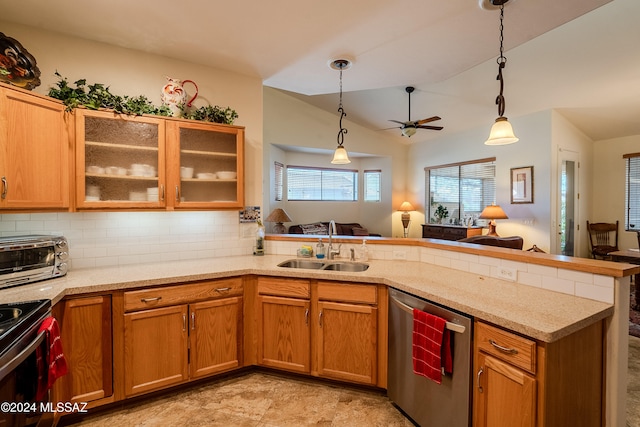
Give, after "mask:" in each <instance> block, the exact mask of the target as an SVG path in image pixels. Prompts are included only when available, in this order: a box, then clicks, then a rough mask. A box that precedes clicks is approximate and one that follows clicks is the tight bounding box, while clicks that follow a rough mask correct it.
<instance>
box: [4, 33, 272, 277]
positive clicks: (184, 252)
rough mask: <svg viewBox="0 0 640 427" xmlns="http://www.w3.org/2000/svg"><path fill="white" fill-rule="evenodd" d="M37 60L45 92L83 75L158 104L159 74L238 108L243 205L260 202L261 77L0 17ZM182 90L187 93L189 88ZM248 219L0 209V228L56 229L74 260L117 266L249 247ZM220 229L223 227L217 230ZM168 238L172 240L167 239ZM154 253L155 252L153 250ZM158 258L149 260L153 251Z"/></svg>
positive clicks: (201, 101)
mask: <svg viewBox="0 0 640 427" xmlns="http://www.w3.org/2000/svg"><path fill="white" fill-rule="evenodd" d="M0 28H2V32H3V33H4V34H6V35H7V36H9V37H13V38H15V39H17V40H19V41H20V43H21V44H22V45H23V46H24V47H25V48H26V49H27V50H28V51H29V52H31V54H32V55H33V56H34V57H35V58H36V60H37V65H38V68H39V69H40V71H41V77H40V79H41V81H42V84H41V86H39V87H38V88H36V89H35V90H34V92H36V93H40V94H46V93H47V92H48V90H49V87H51V86H53V85H54V84H55V82H56V81H57V77H56V76H55V74H54V73H55V71H58V72H59V73H60V74H62V75H63V76H64V77H67V79H68V81H69V82H70V83H73V82H75V81H76V80H78V79H81V78H84V79H87V83H89V84H92V83H103V84H105V85H108V86H109V87H110V90H111V92H112V93H114V94H118V95H130V96H138V95H145V96H147V97H148V98H149V99H150V100H151V101H152V102H153V103H154V104H156V105H160V90H161V88H162V86H163V85H164V84H165V76H171V77H174V78H178V79H181V80H184V79H190V80H194V81H195V82H196V83H197V84H198V86H199V89H200V90H199V97H198V100H196V102H195V103H194V104H195V105H196V106H197V107H198V106H201V105H205V104H206V103H207V102H208V103H211V104H212V105H220V106H222V107H226V106H230V107H231V108H233V109H235V110H236V111H237V112H238V115H239V118H238V119H237V120H236V122H235V124H236V125H239V126H245V128H246V132H245V153H246V154H245V175H246V176H245V179H246V184H245V204H246V205H262V157H263V155H262V131H263V129H262V120H263V117H262V82H261V80H260V79H259V78H255V77H247V76H243V75H239V74H234V73H230V72H227V71H223V70H220V69H215V68H210V67H204V66H201V65H197V64H193V63H187V62H183V61H177V60H174V59H170V58H167V57H163V56H157V55H149V54H146V53H143V52H139V51H134V50H129V49H123V48H119V47H115V46H110V45H106V44H101V43H96V42H90V41H86V40H82V39H76V38H70V37H66V36H63V35H60V34H57V33H51V32H46V31H42V30H40V29H37V28H32V27H26V26H21V25H16V24H13V23H8V22H2V21H0ZM187 91H188V92H189V93H191V92H190V91H191V89H190V86H188V87H187ZM252 226H253V228H255V224H253V225H244V224H239V221H238V213H237V212H220V211H216V212H136V213H127V212H113V213H95V212H92V213H57V214H55V213H52V214H3V215H0V234H2V235H15V234H28V233H50V232H61V233H63V234H65V235H66V236H68V237H69V239H70V247H71V251H72V257H73V265H74V267H75V268H78V267H90V266H93V265H117V264H120V263H130V262H135V261H144V260H149V259H150V258H151V259H156V260H157V259H158V258H159V259H167V258H169V259H171V258H172V257H173V258H181V257H184V256H188V257H191V258H195V257H209V256H225V255H232V254H234V253H235V254H239V253H247V254H248V253H250V252H251V248H252V245H253V233H252V230H251V227H252ZM222 228H224V230H223V229H222ZM174 243H175V244H174ZM158 254H159V255H158ZM156 255H157V256H158V258H154V256H156Z"/></svg>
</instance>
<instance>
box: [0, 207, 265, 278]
mask: <svg viewBox="0 0 640 427" xmlns="http://www.w3.org/2000/svg"><path fill="white" fill-rule="evenodd" d="M255 229H256V224H255V223H248V224H241V223H240V222H239V217H238V212H235V211H232V212H220V211H214V212H211V211H202V212H199V211H195V212H194V211H190V212H73V213H66V212H64V213H37V214H34V213H32V214H2V215H0V235H2V236H12V235H22V234H62V235H64V236H65V237H66V238H67V239H68V240H69V248H70V255H71V268H72V269H79V268H89V267H102V266H117V265H126V264H136V263H145V262H157V261H169V260H179V259H202V258H212V257H224V256H233V255H249V254H251V253H252V251H253V245H254V243H255V239H254V236H255Z"/></svg>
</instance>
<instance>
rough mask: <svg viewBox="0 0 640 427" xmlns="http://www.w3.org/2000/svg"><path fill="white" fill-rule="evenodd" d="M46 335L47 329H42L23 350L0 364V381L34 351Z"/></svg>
mask: <svg viewBox="0 0 640 427" xmlns="http://www.w3.org/2000/svg"><path fill="white" fill-rule="evenodd" d="M46 335H47V331H42V332H40V333H39V334H38V336H37V337H36V339H35V340H33V342H31V344H29V345H28V346H27V347H26V348H25V349H24V350H22V351H21V352H20V353H18V354H17V355H16V356H15V357H14V358H13V359H11V360H10V361H9V362H8V363H6V364H5V365H3V366H0V381H2V380H3V379H4V377H6V376H7V375H8V374H10V373H11V372H13V370H14V369H16V368H17V367H18V366H19V365H20V364H21V363H22V362H24V361H25V360H26V359H27V357H29V355H31V353H33V352H34V351H35V349H36V348H37V347H38V346H39V345H40V344H42V341H44V339H45V337H46Z"/></svg>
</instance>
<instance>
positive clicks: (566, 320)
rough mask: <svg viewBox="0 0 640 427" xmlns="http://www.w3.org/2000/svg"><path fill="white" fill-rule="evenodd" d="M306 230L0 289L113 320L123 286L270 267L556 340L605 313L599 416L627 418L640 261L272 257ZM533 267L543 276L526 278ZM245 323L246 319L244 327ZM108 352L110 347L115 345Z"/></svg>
mask: <svg viewBox="0 0 640 427" xmlns="http://www.w3.org/2000/svg"><path fill="white" fill-rule="evenodd" d="M309 240H311V239H310V238H305V237H295V236H286V235H285V236H277V237H274V236H267V246H266V248H267V253H268V254H273V255H266V256H262V257H254V256H239V257H227V258H216V259H206V260H204V259H203V260H191V261H179V262H172V263H161V264H160V263H158V264H143V265H135V266H124V267H108V268H96V269H80V270H72V271H70V272H69V274H68V275H67V276H66V277H64V278H60V279H55V280H51V281H47V282H40V283H35V284H32V285H27V286H23V287H18V288H10V289H6V290H3V291H0V298H1V299H2V300H3V301H7V302H9V301H20V300H29V299H40V298H50V299H51V300H52V302H53V303H54V304H56V303H62V302H64V301H65V300H67V299H73V298H76V297H79V296H86V295H89V296H91V295H99V294H100V295H113V296H114V300H113V301H114V314H113V319H114V324H118V323H117V322H118V321H117V316H121V314H122V313H118V314H117V315H116V307H117V305H118V304H117V301H118V298H119V297H118V295H121V294H122V293H123V292H128V291H130V290H138V289H145V288H153V287H158V286H166V285H176V284H177V285H178V286H192V285H191V284H190V283H187V282H193V283H197V282H202V281H213V280H221V279H228V278H238V277H241V278H243V279H245V285H248V286H250V285H251V283H252V282H251V280H250V278H252V277H277V278H283V279H296V280H298V279H301V280H307V281H339V282H341V283H349V284H354V285H360V284H361V285H369V284H375V285H377V286H389V287H394V288H397V289H400V290H403V291H406V292H409V293H411V294H414V295H417V296H419V297H422V298H424V299H428V300H430V301H433V302H436V303H438V304H441V305H444V306H447V307H450V308H452V309H455V310H458V311H461V312H464V313H466V314H469V315H471V316H473V317H474V318H475V319H476V320H482V321H484V322H487V323H490V324H492V325H496V326H498V327H500V328H503V329H505V330H508V331H510V332H511V333H515V334H518V335H522V336H526V337H528V338H530V339H533V340H535V341H537V342H539V343H540V344H541V345H547V344H549V345H553V343H557V342H562V340H563V339H565V338H567V337H569V336H571V335H572V334H574V333H576V332H579V331H581V330H583V329H585V328H588V327H590V326H591V325H594V324H597V323H598V322H605V328H604V330H605V331H606V348H607V350H606V351H607V354H606V358H605V359H606V362H607V365H606V386H605V387H604V389H605V390H606V396H605V405H604V406H605V408H606V410H607V414H606V419H607V424H606V425H616V422H617V421H616V420H622V419H624V403H623V404H622V405H620V403H619V401H620V400H622V401H623V402H624V399H623V398H622V397H621V396H624V394H621V393H626V357H627V352H626V345H627V337H626V334H627V329H626V328H625V327H626V326H627V325H626V321H627V319H626V313H624V312H623V311H624V310H623V307H625V304H626V306H628V303H629V295H628V286H629V277H630V275H632V274H636V273H637V272H638V271H639V270H640V267H638V266H632V265H627V264H619V263H610V262H603V261H594V260H587V259H571V258H566V257H558V256H553V255H546V254H531V253H528V252H523V251H516V250H511V249H501V248H487V247H480V246H476V245H470V244H463V243H446V244H445V243H442V242H438V241H435V240H411V239H383V238H380V239H371V238H370V239H368V243H369V244H370V261H369V264H370V267H369V269H368V270H366V271H364V272H356V273H349V272H334V271H324V270H322V271H318V270H307V269H287V268H282V267H277V264H278V263H280V262H281V261H284V260H286V259H290V258H293V257H295V255H293V254H295V249H296V248H298V247H299V246H300V245H301V244H302V242H306V241H309ZM336 240H337V242H338V243H342V244H343V247H344V246H346V247H348V246H349V245H351V244H353V245H357V244H359V243H360V240H357V239H350V238H339V239H336ZM343 250H344V249H343ZM394 257H396V259H393V258H394ZM398 257H404V258H405V259H406V260H399V259H397V258H398ZM498 267H502V268H506V269H508V270H510V271H513V270H515V271H516V272H517V277H518V280H517V281H515V282H512V281H507V280H504V279H501V278H498V277H497V271H498ZM552 276H553V277H552ZM536 277H538V278H539V281H540V282H539V283H540V286H534V285H532V284H533V282H535V280H536ZM247 280H248V281H247ZM525 282H529V284H525ZM569 282H571V283H572V286H573V289H577V292H578V293H580V292H593V294H594V295H596V294H597V292H598V291H601V290H603V289H604V290H606V292H609V293H610V298H611V299H610V301H602V299H604V300H606V299H607V298H608V296H606V295H604V296H603V295H602V294H599V295H600V296H599V298H600V299H601V301H597V300H594V299H589V298H585V297H583V296H576V295H574V294H571V295H570V294H567V293H566V292H564V293H563V292H552V291H551V290H549V285H548V284H549V283H556V284H558V285H563V286H567V284H568V283H569ZM588 282H590V283H588ZM589 285H590V286H591V287H592V288H593V289H591V288H589ZM543 286H545V287H547V289H543ZM600 288H603V289H600ZM185 289H186V288H185ZM246 289H247V288H245V292H246ZM584 289H587V290H586V291H585V290H584ZM565 290H566V289H563V290H562V291H565ZM606 292H605V293H606ZM251 304H253V302H251V301H250V298H248V297H247V294H245V314H246V313H247V310H250V309H251ZM384 304H386V302H384V301H380V302H379V304H378V307H379V309H380V310H381V312H384ZM247 306H249V308H247ZM54 312H55V311H54ZM122 312H124V309H123V311H122ZM246 328H247V325H246V324H245V331H246ZM117 334H118V329H117V328H116V327H115V326H114V343H116V342H117V340H116V338H117ZM378 336H379V337H381V339H379V340H378V341H379V342H380V345H381V346H386V342H382V341H383V339H384V333H383V334H381V335H380V334H379V335H378ZM114 345H117V344H114ZM251 353H252V350H251V349H250V345H247V337H245V348H244V354H245V360H244V363H245V365H247V364H250V362H252V361H253V360H254V356H253V355H252V354H251ZM385 353H386V351H379V353H378V354H379V358H384V354H385ZM114 354H117V353H116V352H115V351H114ZM116 358H117V357H116ZM379 365H380V366H379V367H378V373H379V377H380V378H379V379H378V386H380V387H383V388H384V384H385V382H384V381H385V378H382V377H383V376H384V373H385V370H384V369H381V368H382V366H384V365H385V363H384V361H383V360H379ZM114 366H115V368H114V396H115V397H114V396H112V397H110V398H107V397H104V398H102V399H104V401H103V403H109V400H110V401H111V402H113V401H117V400H120V399H122V398H124V397H125V396H124V392H123V387H124V386H123V385H122V384H121V382H122V373H120V372H118V371H119V369H122V367H119V362H117V360H116V361H114ZM119 393H120V395H119ZM620 408H621V409H620ZM620 411H622V412H620Z"/></svg>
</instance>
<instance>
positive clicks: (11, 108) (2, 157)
mask: <svg viewBox="0 0 640 427" xmlns="http://www.w3.org/2000/svg"><path fill="white" fill-rule="evenodd" d="M64 114H65V113H64V105H63V104H62V103H61V102H58V101H55V100H52V99H50V98H47V97H44V96H40V95H36V94H34V93H32V92H29V91H26V90H22V89H18V88H14V87H11V86H7V85H3V84H0V180H1V182H0V187H1V188H0V210H29V211H41V210H68V209H69V207H70V202H69V200H70V198H69V185H70V184H69V183H70V179H71V176H70V174H71V171H70V169H69V165H70V157H71V148H70V142H69V136H68V132H67V128H66V123H65V118H64V117H65V116H64Z"/></svg>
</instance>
